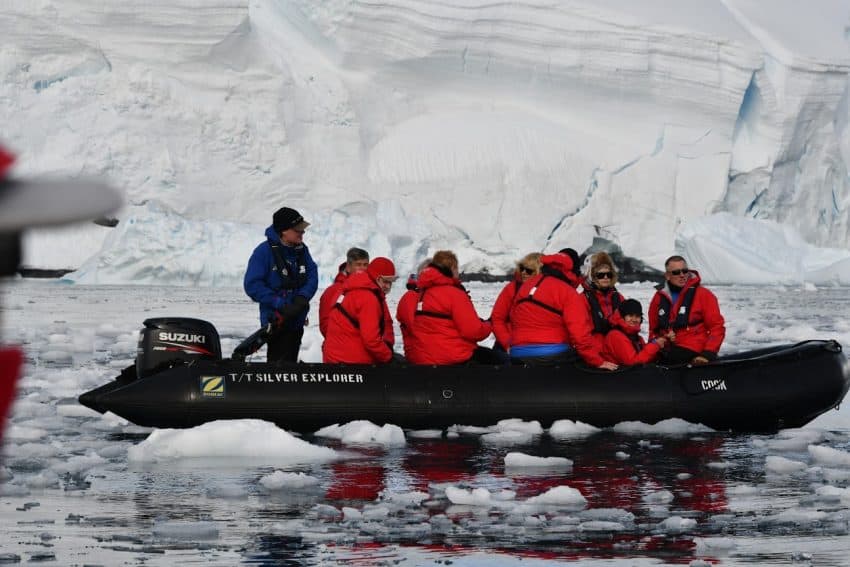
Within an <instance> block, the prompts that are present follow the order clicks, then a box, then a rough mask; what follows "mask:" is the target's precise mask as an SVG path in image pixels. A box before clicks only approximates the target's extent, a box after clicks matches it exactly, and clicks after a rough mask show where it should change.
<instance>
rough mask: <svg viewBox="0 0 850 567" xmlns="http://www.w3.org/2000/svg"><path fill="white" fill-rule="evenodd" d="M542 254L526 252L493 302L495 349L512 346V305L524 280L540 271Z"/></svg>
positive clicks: (491, 317) (491, 315) (506, 349)
mask: <svg viewBox="0 0 850 567" xmlns="http://www.w3.org/2000/svg"><path fill="white" fill-rule="evenodd" d="M540 256H541V254H540V253H539V252H532V253H530V254H526V255H525V256H524V257H523V258H522V259H521V260H520V261H519V262H517V263H516V269H515V270H514V274H513V278H512V279H511V281H510V282H509V283H508V284H507V285H506V286H505V287H504V288H502V291H501V292H500V293H499V296H498V297H497V298H496V303H494V304H493V310H492V311H491V312H490V322H491V323H492V324H493V334H494V335H496V343H495V344H494V345H493V348H494V349H498V350H502V351H504V352H507V351H508V348H509V347H510V344H511V318H510V314H511V306H512V305H513V303H514V297H516V294H517V292H518V291H519V288H520V287H521V286H522V284H523V282H525V281H526V280H528V279H529V278H531V277H533V276H536V275H538V274H539V273H540Z"/></svg>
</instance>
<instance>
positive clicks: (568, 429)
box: [549, 419, 602, 439]
mask: <svg viewBox="0 0 850 567" xmlns="http://www.w3.org/2000/svg"><path fill="white" fill-rule="evenodd" d="M600 431H602V430H601V429H599V428H598V427H594V426H592V425H588V424H587V423H583V422H581V421H572V420H571V419H559V420H558V421H556V422H554V423H553V424H552V427H550V428H549V435H551V436H552V437H554V438H556V439H573V438H581V437H588V436H590V435H593V434H594V433H598V432H600Z"/></svg>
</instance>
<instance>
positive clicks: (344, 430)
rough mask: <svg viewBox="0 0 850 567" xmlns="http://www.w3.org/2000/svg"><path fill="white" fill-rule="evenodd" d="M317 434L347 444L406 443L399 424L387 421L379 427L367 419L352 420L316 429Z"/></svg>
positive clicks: (391, 445) (390, 445)
mask: <svg viewBox="0 0 850 567" xmlns="http://www.w3.org/2000/svg"><path fill="white" fill-rule="evenodd" d="M315 435H316V436H317V437H327V438H330V439H339V441H340V442H342V443H344V444H346V445H362V444H367V445H368V444H375V445H383V446H385V447H402V446H404V445H405V443H406V441H405V438H404V431H403V430H402V429H401V428H400V427H399V426H397V425H393V424H390V423H387V424H385V425H383V426H380V427H379V426H377V425H375V424H374V423H372V422H371V421H366V420H357V421H352V422H349V423H346V424H344V425H339V424H334V425H328V426H327V427H323V428H322V429H320V430H318V431H316V433H315Z"/></svg>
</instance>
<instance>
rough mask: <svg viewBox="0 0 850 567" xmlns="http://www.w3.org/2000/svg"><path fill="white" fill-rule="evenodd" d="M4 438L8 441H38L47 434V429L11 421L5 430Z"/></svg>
mask: <svg viewBox="0 0 850 567" xmlns="http://www.w3.org/2000/svg"><path fill="white" fill-rule="evenodd" d="M3 435H4V439H5V440H6V441H7V442H8V441H38V440H39V439H43V438H44V437H46V436H47V431H46V430H44V429H42V428H40V427H26V426H22V425H15V424H14V423H12V424H11V425H10V426H9V427H8V428H7V429H6V431H5V433H4V434H3Z"/></svg>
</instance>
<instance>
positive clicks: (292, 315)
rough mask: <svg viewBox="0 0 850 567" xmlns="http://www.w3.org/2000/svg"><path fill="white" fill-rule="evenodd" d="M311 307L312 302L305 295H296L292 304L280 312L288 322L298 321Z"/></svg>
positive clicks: (282, 308) (285, 306) (279, 310)
mask: <svg viewBox="0 0 850 567" xmlns="http://www.w3.org/2000/svg"><path fill="white" fill-rule="evenodd" d="M309 306H310V302H309V301H307V298H306V297H304V296H303V295H296V296H295V298H294V299H293V300H292V303H290V304H289V305H284V306H283V307H281V308H280V309H278V312H279V313H280V315H281V317H283V318H284V319H285V320H287V321H291V320H292V319H296V318H298V317H300V316H301V315H303V314H304V312H305V311H307V307H309Z"/></svg>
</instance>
